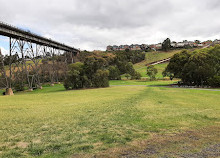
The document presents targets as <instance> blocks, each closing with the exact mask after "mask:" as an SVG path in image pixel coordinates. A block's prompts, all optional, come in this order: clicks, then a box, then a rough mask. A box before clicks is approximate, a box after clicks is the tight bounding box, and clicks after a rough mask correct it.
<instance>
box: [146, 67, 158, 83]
mask: <svg viewBox="0 0 220 158" xmlns="http://www.w3.org/2000/svg"><path fill="white" fill-rule="evenodd" d="M157 73H158V71H157V69H156V68H155V67H154V66H153V65H151V66H148V67H147V75H148V76H149V77H150V80H151V81H152V80H155V79H156V74H157Z"/></svg>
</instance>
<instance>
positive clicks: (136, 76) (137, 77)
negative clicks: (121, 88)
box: [131, 71, 141, 80]
mask: <svg viewBox="0 0 220 158" xmlns="http://www.w3.org/2000/svg"><path fill="white" fill-rule="evenodd" d="M131 79H132V80H140V79H141V74H140V73H139V72H137V71H135V73H134V75H133V76H131Z"/></svg>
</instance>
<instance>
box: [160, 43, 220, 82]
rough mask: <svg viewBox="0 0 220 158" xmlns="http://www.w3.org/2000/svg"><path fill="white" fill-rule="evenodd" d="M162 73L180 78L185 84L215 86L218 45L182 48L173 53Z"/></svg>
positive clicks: (219, 72) (218, 68) (219, 64)
mask: <svg viewBox="0 0 220 158" xmlns="http://www.w3.org/2000/svg"><path fill="white" fill-rule="evenodd" d="M163 75H164V76H169V77H172V78H174V77H175V78H180V79H181V80H182V83H183V84H185V85H192V86H204V85H211V86H214V85H216V86H217V85H218V82H219V78H218V76H220V46H215V47H211V48H206V49H199V50H196V51H193V52H190V51H186V50H184V51H182V52H181V53H178V54H175V55H174V56H173V57H172V58H171V60H170V63H169V64H168V66H167V67H166V69H165V71H164V72H163Z"/></svg>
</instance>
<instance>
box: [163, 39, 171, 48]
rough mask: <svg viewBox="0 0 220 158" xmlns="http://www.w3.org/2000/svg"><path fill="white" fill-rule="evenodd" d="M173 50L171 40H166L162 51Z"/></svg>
mask: <svg viewBox="0 0 220 158" xmlns="http://www.w3.org/2000/svg"><path fill="white" fill-rule="evenodd" d="M170 48H171V41H170V39H169V38H167V39H166V40H164V42H163V43H162V50H164V51H169V50H170Z"/></svg>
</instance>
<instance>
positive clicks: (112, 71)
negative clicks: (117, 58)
mask: <svg viewBox="0 0 220 158" xmlns="http://www.w3.org/2000/svg"><path fill="white" fill-rule="evenodd" d="M108 70H109V79H110V80H121V76H120V70H119V69H118V67H117V66H110V67H109V68H108Z"/></svg>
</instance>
